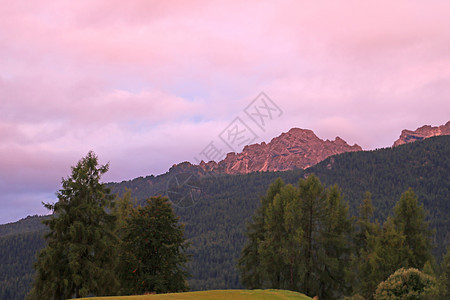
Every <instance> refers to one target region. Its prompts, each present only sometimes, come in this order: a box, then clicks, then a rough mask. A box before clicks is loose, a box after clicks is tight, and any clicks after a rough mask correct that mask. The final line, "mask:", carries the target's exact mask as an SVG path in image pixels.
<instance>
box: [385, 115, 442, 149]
mask: <svg viewBox="0 0 450 300" xmlns="http://www.w3.org/2000/svg"><path fill="white" fill-rule="evenodd" d="M437 135H450V121H448V122H447V124H445V125H441V126H437V127H432V126H430V125H425V126H422V127H420V128H417V129H416V130H415V131H411V130H407V129H405V130H403V131H402V134H401V135H400V138H399V139H398V140H396V141H395V142H394V145H393V147H396V146H399V145H403V144H406V143H411V142H415V141H420V140H423V139H426V138H429V137H432V136H437Z"/></svg>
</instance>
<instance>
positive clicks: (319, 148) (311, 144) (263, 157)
mask: <svg viewBox="0 0 450 300" xmlns="http://www.w3.org/2000/svg"><path fill="white" fill-rule="evenodd" d="M354 151H362V148H361V147H360V146H358V145H356V144H355V145H353V146H350V145H348V144H347V142H345V141H344V140H343V139H341V138H340V137H336V138H335V140H333V141H330V140H325V141H324V140H322V139H320V138H318V137H317V136H316V135H315V134H314V132H313V131H312V130H309V129H300V128H292V129H290V130H289V131H288V132H284V133H282V134H281V135H280V136H278V137H275V138H273V139H272V140H271V141H270V142H269V143H267V144H266V143H265V142H262V143H261V144H252V145H248V146H245V147H244V149H243V150H242V152H241V153H234V152H230V153H228V154H227V156H226V157H225V158H224V159H223V160H221V161H220V162H218V163H217V162H215V161H210V162H207V163H206V162H204V161H202V162H200V164H199V165H198V166H199V167H200V168H201V169H202V170H203V171H205V172H214V173H218V174H233V175H234V174H248V173H252V172H266V171H269V172H277V171H288V170H294V169H306V168H308V167H311V166H313V165H315V164H317V163H319V162H321V161H323V160H324V159H326V158H327V157H329V156H332V155H335V154H340V153H344V152H354ZM180 165H183V166H180ZM178 167H183V168H184V167H185V163H181V164H178V165H174V167H173V168H172V169H177V168H178Z"/></svg>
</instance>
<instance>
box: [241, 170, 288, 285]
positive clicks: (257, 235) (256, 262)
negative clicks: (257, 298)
mask: <svg viewBox="0 0 450 300" xmlns="http://www.w3.org/2000/svg"><path fill="white" fill-rule="evenodd" d="M284 186H285V183H284V181H283V180H282V179H281V178H277V179H276V180H275V181H274V182H273V183H272V184H271V185H270V186H269V188H268V190H267V192H266V195H265V196H264V197H261V206H260V207H259V208H258V209H257V210H256V212H255V214H254V216H253V222H251V223H249V224H247V232H246V235H247V238H248V241H247V244H246V245H245V246H244V248H243V250H242V255H241V258H240V259H239V263H238V267H239V271H240V275H241V276H240V278H241V283H242V284H243V285H244V286H245V287H247V288H249V289H256V288H262V287H269V286H270V284H268V283H267V280H266V277H267V275H266V273H265V272H264V270H262V268H261V265H262V263H261V256H260V253H259V249H260V246H259V245H260V243H261V242H262V241H264V236H265V226H266V225H265V222H266V220H265V212H266V211H267V208H268V206H269V205H270V203H273V200H274V198H275V196H276V195H278V194H279V193H280V191H281V189H282V188H283V187H284Z"/></svg>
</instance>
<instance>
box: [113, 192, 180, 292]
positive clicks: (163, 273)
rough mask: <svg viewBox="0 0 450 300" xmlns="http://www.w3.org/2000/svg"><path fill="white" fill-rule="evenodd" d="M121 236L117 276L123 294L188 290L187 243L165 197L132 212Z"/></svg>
mask: <svg viewBox="0 0 450 300" xmlns="http://www.w3.org/2000/svg"><path fill="white" fill-rule="evenodd" d="M121 234H122V235H123V237H122V245H121V251H120V261H119V267H118V272H119V278H120V283H121V293H122V294H125V295H128V294H144V293H152V292H154V293H169V292H184V291H187V290H188V289H189V287H188V285H187V282H186V279H187V277H188V276H189V274H188V272H187V271H186V269H187V267H186V263H187V262H188V261H189V255H187V254H186V249H187V247H188V246H189V243H188V242H187V241H186V239H185V237H184V225H183V224H180V223H179V217H177V216H176V215H175V213H174V211H173V209H172V206H171V204H170V202H169V200H168V199H167V198H166V197H161V196H158V197H152V198H150V199H147V203H146V205H145V206H142V207H137V208H136V209H133V210H132V211H131V213H130V216H129V217H127V218H126V222H125V225H124V228H123V230H122V231H121Z"/></svg>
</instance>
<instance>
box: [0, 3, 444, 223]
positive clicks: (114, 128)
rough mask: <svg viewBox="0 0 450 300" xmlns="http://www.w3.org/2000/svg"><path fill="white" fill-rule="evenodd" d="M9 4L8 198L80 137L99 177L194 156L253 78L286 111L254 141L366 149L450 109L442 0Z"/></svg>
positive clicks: (4, 82)
mask: <svg viewBox="0 0 450 300" xmlns="http://www.w3.org/2000/svg"><path fill="white" fill-rule="evenodd" d="M0 1H3V0H0ZM3 2H5V1H3ZM0 4H2V3H0ZM3 4H4V5H2V10H1V11H0V65H1V68H0V193H2V192H4V193H8V195H9V196H8V197H4V198H1V199H0V201H1V202H2V204H5V207H6V206H8V207H10V208H11V207H13V206H14V203H15V201H16V200H14V199H22V200H21V201H22V202H21V203H26V201H27V200H26V199H28V201H30V203H35V199H34V195H36V198H39V197H41V198H42V197H47V196H42V195H50V194H52V193H54V192H55V191H56V189H57V188H58V186H59V183H60V178H61V177H62V176H67V175H68V173H69V172H70V168H69V167H70V166H71V165H74V164H75V163H76V162H77V161H78V159H80V158H81V157H82V156H84V155H85V154H86V153H87V152H88V151H89V150H94V151H95V152H96V153H97V154H98V155H99V157H100V159H101V160H104V161H105V162H107V161H110V163H111V169H110V172H109V173H108V174H107V176H106V177H105V180H118V181H120V180H124V179H131V178H133V177H136V176H145V175H149V174H160V173H163V172H165V171H166V170H167V169H168V168H169V167H170V166H171V165H172V164H173V163H177V162H180V161H183V160H190V161H193V157H194V156H196V155H198V154H199V152H200V151H201V150H202V149H203V148H204V147H205V146H206V145H207V144H208V143H209V142H210V141H211V140H216V139H217V138H218V134H219V133H220V132H221V131H222V130H223V129H224V128H225V127H226V126H227V125H228V124H229V123H230V122H231V121H232V120H233V119H234V118H235V117H236V116H245V115H243V109H244V108H245V107H246V106H247V105H248V103H250V102H251V101H252V100H253V99H254V98H255V97H256V96H257V95H258V94H259V92H261V91H264V92H266V93H267V94H268V95H269V96H270V97H271V98H272V99H273V100H274V101H275V102H276V103H277V104H278V105H279V106H280V107H281V109H282V110H283V111H284V114H283V115H282V117H280V118H279V119H277V120H274V122H271V123H270V125H268V127H267V128H266V130H265V131H258V132H257V134H258V142H261V141H266V142H268V141H270V139H271V138H273V137H274V136H277V135H279V134H280V133H281V132H286V131H288V130H289V129H290V128H292V127H300V128H309V129H312V130H314V131H316V133H317V134H318V136H319V137H321V138H323V139H334V138H335V137H336V136H340V137H341V138H343V139H345V140H346V141H348V142H349V143H351V144H353V143H358V144H360V145H361V146H362V147H363V148H366V149H373V148H377V147H384V146H390V145H391V144H392V142H393V141H394V140H395V139H396V138H397V137H398V136H399V134H400V132H401V130H402V129H404V128H409V129H415V128H417V127H419V126H421V125H424V124H430V125H440V124H444V123H445V122H447V121H448V116H449V115H450V105H449V104H448V103H450V93H449V92H450V91H449V86H450V64H449V61H450V53H449V52H448V49H449V47H450V34H449V28H450V19H449V18H448V15H449V14H450V4H449V3H448V2H447V1H434V2H433V3H423V2H420V1H396V2H391V1H389V2H388V1H381V2H380V1H365V2H360V1H344V2H336V3H331V2H329V1H314V2H310V1H245V2H242V1H213V2H211V1H189V2H180V1H131V2H127V3H125V2H123V1H118V0H117V1H116V0H114V1H104V0H99V1H89V3H87V2H83V1H78V2H68V1H40V2H39V3H30V2H29V1H14V2H8V3H6V2H5V3H3ZM39 195H41V196H39ZM47 198H48V197H47ZM18 206H19V205H18ZM20 207H22V206H20ZM8 209H9V208H8ZM2 218H7V217H0V223H2V222H4V221H5V220H7V221H9V220H10V219H2Z"/></svg>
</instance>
